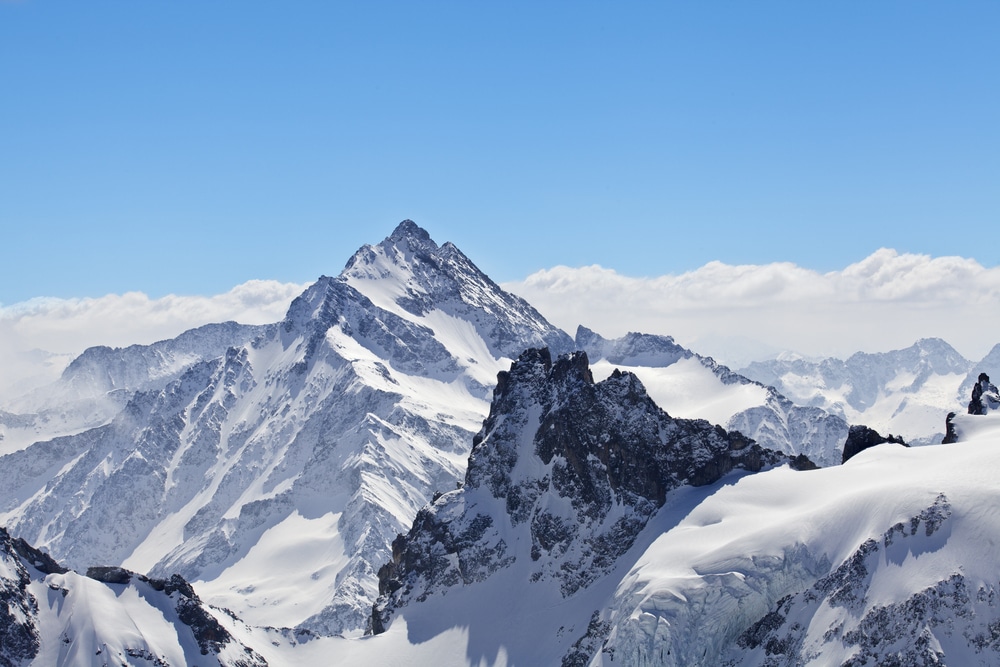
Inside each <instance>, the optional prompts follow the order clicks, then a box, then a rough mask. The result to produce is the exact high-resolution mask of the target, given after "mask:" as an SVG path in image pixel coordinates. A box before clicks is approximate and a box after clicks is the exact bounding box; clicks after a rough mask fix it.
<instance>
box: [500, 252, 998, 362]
mask: <svg viewBox="0 0 1000 667" xmlns="http://www.w3.org/2000/svg"><path fill="white" fill-rule="evenodd" d="M504 287H505V288H507V289H509V290H511V291H513V292H515V293H517V294H520V295H521V296H523V297H524V298H526V299H527V300H528V301H529V302H530V303H532V304H533V305H534V306H535V307H536V308H538V309H539V310H540V311H541V312H542V314H543V315H545V316H546V317H548V318H549V319H550V320H551V321H552V322H553V324H556V325H557V326H560V327H562V328H565V329H567V330H568V331H570V332H573V331H575V329H576V326H577V324H583V325H585V326H588V327H590V328H591V329H594V330H595V331H597V332H598V333H601V334H603V335H605V336H609V337H613V336H620V335H622V334H624V333H626V332H628V331H643V332H647V333H660V334H668V335H672V336H674V338H675V339H677V341H678V342H680V343H682V344H685V345H689V346H691V347H693V348H694V349H695V350H696V351H699V352H703V353H706V354H712V355H715V356H717V357H719V358H721V359H723V360H726V361H728V362H730V363H733V365H740V363H742V362H743V361H746V359H743V358H736V357H740V356H741V355H740V354H739V353H738V350H737V346H736V345H735V344H736V343H739V345H738V346H739V347H745V346H746V344H747V341H748V340H749V341H757V342H759V343H763V344H766V346H767V347H769V348H776V349H782V350H794V351H797V352H801V353H803V354H808V355H816V356H840V357H845V356H847V355H850V354H852V353H853V352H857V351H859V350H863V351H871V352H876V351H885V350H890V349H898V348H901V347H907V346H909V345H911V344H912V343H914V342H915V341H916V340H918V339H920V338H927V337H938V338H943V339H944V340H946V341H948V342H949V343H951V344H952V345H953V346H955V347H956V349H958V351H959V352H961V353H962V354H964V355H965V356H966V357H968V358H970V359H972V360H978V359H980V358H982V357H983V356H984V355H985V354H986V353H987V352H988V351H989V350H990V348H991V347H992V346H993V345H994V344H996V343H1000V268H992V269H987V268H984V267H983V266H981V265H980V264H978V263H977V262H976V261H975V260H971V259H964V258H961V257H938V258H931V257H929V256H926V255H911V254H899V253H897V252H896V251H894V250H889V249H884V248H883V249H881V250H878V251H877V252H875V253H873V254H872V255H871V256H869V257H867V258H865V259H864V260H862V261H860V262H858V263H856V264H852V265H851V266H848V267H847V268H845V269H844V270H842V271H833V272H830V273H825V274H821V273H818V272H816V271H811V270H809V269H804V268H802V267H799V266H796V265H794V264H790V263H775V264H767V265H762V266H730V265H727V264H722V263H720V262H710V263H708V264H706V265H705V266H703V267H701V268H699V269H697V270H695V271H691V272H688V273H684V274H681V275H676V276H675V275H665V276H660V277H656V278H630V277H627V276H623V275H620V274H618V273H617V272H615V271H613V270H610V269H604V268H602V267H600V266H587V267H581V268H575V269H574V268H569V267H565V266H559V267H555V268H553V269H547V270H543V271H538V272H537V273H534V274H532V275H530V276H528V277H527V278H526V279H525V280H523V281H520V282H513V283H506V284H505V285H504ZM727 341H728V343H727ZM699 342H700V343H702V345H703V347H698V344H699ZM757 347H761V346H757ZM727 356H729V357H733V358H728V359H727Z"/></svg>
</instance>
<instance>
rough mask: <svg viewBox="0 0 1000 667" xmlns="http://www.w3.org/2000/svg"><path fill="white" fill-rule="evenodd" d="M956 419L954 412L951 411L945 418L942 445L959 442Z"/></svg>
mask: <svg viewBox="0 0 1000 667" xmlns="http://www.w3.org/2000/svg"><path fill="white" fill-rule="evenodd" d="M954 420H955V413H954V412H949V413H948V416H947V417H945V418H944V439H943V440H941V444H942V445H950V444H952V443H954V442H958V430H957V429H956V428H955V421H954Z"/></svg>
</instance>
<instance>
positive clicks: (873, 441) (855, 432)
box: [842, 424, 909, 463]
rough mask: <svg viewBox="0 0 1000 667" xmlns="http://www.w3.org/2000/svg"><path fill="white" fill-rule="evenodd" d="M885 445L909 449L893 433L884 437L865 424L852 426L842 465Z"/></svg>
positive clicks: (845, 444)
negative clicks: (873, 448) (870, 449)
mask: <svg viewBox="0 0 1000 667" xmlns="http://www.w3.org/2000/svg"><path fill="white" fill-rule="evenodd" d="M885 443H892V444H896V445H903V446H904V447H909V445H907V444H906V442H904V441H903V439H902V438H899V437H896V436H894V435H893V434H892V433H890V434H889V435H887V436H884V437H883V436H882V435H881V434H879V433H878V432H877V431H876V430H875V429H871V428H868V427H867V426H865V425H863V424H859V425H855V426H852V427H851V428H850V430H849V431H848V432H847V441H846V442H844V458H843V461H842V463H847V460H848V459H850V458H851V457H853V456H855V455H857V454H859V453H861V452H863V451H864V450H866V449H869V448H871V447H875V446H876V445H883V444H885Z"/></svg>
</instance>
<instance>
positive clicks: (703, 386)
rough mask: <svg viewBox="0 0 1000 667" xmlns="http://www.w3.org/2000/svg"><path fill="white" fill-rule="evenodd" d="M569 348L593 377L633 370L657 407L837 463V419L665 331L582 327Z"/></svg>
mask: <svg viewBox="0 0 1000 667" xmlns="http://www.w3.org/2000/svg"><path fill="white" fill-rule="evenodd" d="M576 347H577V348H578V349H580V350H585V351H586V352H587V354H588V356H589V357H590V359H591V360H593V362H594V364H593V367H594V375H595V376H596V377H598V378H604V377H607V376H608V375H610V374H611V373H612V372H614V370H615V369H619V370H621V371H628V372H631V373H634V374H635V375H637V376H638V377H639V378H640V379H641V380H642V382H643V385H645V387H646V389H647V391H648V392H649V395H650V396H651V397H652V398H653V400H655V401H656V403H657V405H659V406H660V407H661V408H663V409H664V410H666V411H667V412H668V413H670V415H672V416H674V417H684V418H689V419H706V420H708V421H710V422H712V423H713V424H720V425H722V426H724V427H725V428H727V429H729V430H733V431H739V432H740V433H742V434H743V435H745V436H747V437H749V438H753V439H754V440H756V441H757V442H758V443H759V444H760V445H761V446H763V447H767V448H769V449H774V450H776V451H780V452H784V453H786V454H789V455H791V456H798V455H804V456H806V457H808V458H809V459H810V460H812V461H813V462H815V463H816V464H818V465H822V466H829V465H837V464H839V463H840V460H841V453H842V451H843V446H844V442H845V440H846V439H847V433H848V423H847V422H846V421H845V420H844V418H843V417H841V416H838V415H833V414H830V413H828V412H827V411H826V410H824V409H822V408H819V407H815V406H801V405H795V404H794V403H792V401H790V400H788V399H787V398H785V397H784V396H782V395H781V394H780V393H779V392H778V391H777V390H775V389H774V388H773V387H770V386H766V385H764V384H762V383H760V382H754V381H752V380H749V379H747V378H746V377H744V376H743V375H740V374H739V373H734V372H733V371H731V370H730V369H729V368H727V367H725V366H722V365H720V364H718V363H716V362H715V360H713V359H712V358H711V357H703V356H701V355H699V354H696V353H694V352H692V351H690V350H687V349H685V348H683V347H681V346H680V345H678V344H677V343H675V342H674V340H673V339H672V338H671V337H670V336H657V335H651V334H640V333H630V334H628V335H626V336H624V337H622V338H619V339H616V340H607V339H605V338H603V337H601V336H600V335H599V334H597V333H595V332H593V331H591V330H590V329H587V328H586V327H582V326H581V327H579V328H578V329H577V333H576Z"/></svg>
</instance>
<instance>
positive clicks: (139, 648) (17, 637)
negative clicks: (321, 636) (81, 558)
mask: <svg viewBox="0 0 1000 667" xmlns="http://www.w3.org/2000/svg"><path fill="white" fill-rule="evenodd" d="M0 601H2V602H3V603H4V604H3V606H2V607H0V665H10V666H13V665H21V664H29V663H30V664H37V665H52V666H59V667H63V666H66V667H69V666H84V665H92V664H104V665H106V664H122V665H124V664H133V665H156V666H157V667H169V666H170V665H178V666H179V665H194V664H201V665H219V666H220V667H264V666H265V665H266V664H267V662H266V661H265V660H264V659H263V658H262V657H261V656H260V655H259V654H257V653H256V652H255V651H254V650H253V649H251V648H249V647H247V646H245V645H244V644H242V643H240V642H239V641H238V640H236V639H235V638H234V637H233V636H232V635H231V634H230V633H229V632H228V631H227V630H225V629H224V628H223V627H222V625H220V624H219V622H218V620H217V619H216V617H215V613H217V612H216V610H212V609H210V608H208V607H207V606H206V605H204V604H203V603H202V601H201V600H200V599H199V598H198V596H197V595H195V593H194V590H193V589H192V588H191V586H190V585H189V584H188V583H187V582H186V581H184V580H183V579H181V578H180V577H176V576H175V577H172V578H171V579H169V580H155V579H149V578H146V577H142V576H139V575H135V574H133V573H130V572H128V571H126V570H121V569H118V568H97V569H93V570H91V571H90V572H88V575H87V576H81V575H79V574H77V573H75V572H72V571H69V570H66V569H65V568H63V567H61V566H59V565H58V564H57V563H56V562H55V561H53V560H52V559H51V558H49V557H48V556H47V555H45V554H44V553H41V552H40V551H38V550H36V549H34V548H33V547H31V546H29V545H28V544H26V543H25V542H24V541H23V540H20V539H11V537H10V535H9V534H8V533H7V531H5V530H3V529H2V528H0Z"/></svg>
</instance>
